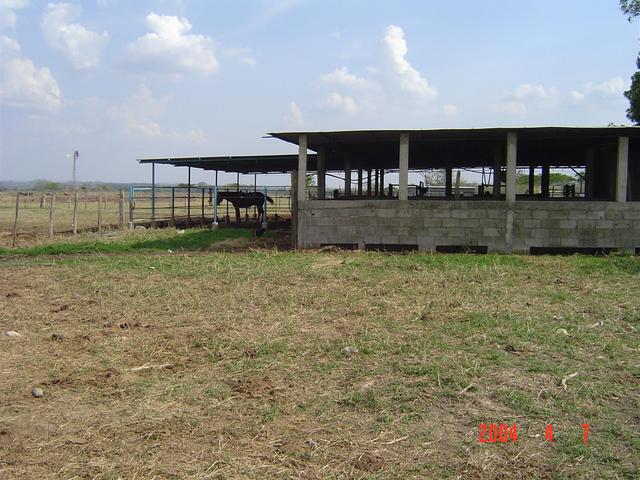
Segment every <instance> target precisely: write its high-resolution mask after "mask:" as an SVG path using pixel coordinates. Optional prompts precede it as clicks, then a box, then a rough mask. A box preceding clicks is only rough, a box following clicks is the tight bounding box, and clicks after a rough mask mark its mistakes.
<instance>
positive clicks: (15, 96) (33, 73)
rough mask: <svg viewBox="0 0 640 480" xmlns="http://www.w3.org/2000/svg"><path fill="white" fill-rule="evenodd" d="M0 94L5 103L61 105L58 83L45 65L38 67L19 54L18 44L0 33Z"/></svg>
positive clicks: (36, 106)
mask: <svg viewBox="0 0 640 480" xmlns="http://www.w3.org/2000/svg"><path fill="white" fill-rule="evenodd" d="M0 98H2V100H3V102H4V103H6V104H7V105H11V106H15V107H30V108H44V109H54V108H57V107H59V106H60V103H61V101H60V99H61V93H60V87H58V83H57V82H56V80H55V79H54V78H53V75H51V72H50V71H49V69H48V68H45V67H42V68H37V67H35V66H34V64H33V62H32V61H31V60H30V59H29V58H26V57H23V56H21V54H20V45H19V44H18V42H17V41H16V40H14V39H12V38H9V37H5V36H0Z"/></svg>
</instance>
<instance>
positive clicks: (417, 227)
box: [298, 200, 640, 252]
mask: <svg viewBox="0 0 640 480" xmlns="http://www.w3.org/2000/svg"><path fill="white" fill-rule="evenodd" d="M338 243H348V244H358V246H359V247H360V248H362V247H364V246H365V245H366V244H385V245H418V247H419V249H420V250H434V249H435V248H436V246H447V245H469V246H471V245H478V246H487V247H488V250H489V251H493V252H528V251H529V248H530V247H571V248H574V247H575V248H616V249H620V250H632V249H635V248H640V202H628V203H615V202H587V201H516V203H515V204H512V205H511V206H510V205H509V204H507V202H504V201H463V200H462V201H444V200H433V201H415V200H414V201H412V200H409V201H404V202H402V201H399V200H343V201H341V200H309V201H306V202H303V203H302V204H301V205H300V207H299V224H298V246H299V247H300V248H313V247H320V246H321V245H322V244H338Z"/></svg>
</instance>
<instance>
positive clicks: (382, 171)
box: [379, 168, 384, 197]
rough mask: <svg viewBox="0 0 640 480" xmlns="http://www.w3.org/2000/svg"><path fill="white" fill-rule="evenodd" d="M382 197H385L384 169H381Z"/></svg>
mask: <svg viewBox="0 0 640 480" xmlns="http://www.w3.org/2000/svg"><path fill="white" fill-rule="evenodd" d="M379 193H380V196H381V197H384V168H381V169H380V192H379Z"/></svg>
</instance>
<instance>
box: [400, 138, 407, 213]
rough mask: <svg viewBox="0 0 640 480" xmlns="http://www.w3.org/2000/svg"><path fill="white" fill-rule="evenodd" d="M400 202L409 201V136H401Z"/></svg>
mask: <svg viewBox="0 0 640 480" xmlns="http://www.w3.org/2000/svg"><path fill="white" fill-rule="evenodd" d="M398 163H399V169H400V171H399V177H400V179H399V183H400V185H399V187H398V200H408V199H409V134H408V133H401V134H400V159H399V162H398Z"/></svg>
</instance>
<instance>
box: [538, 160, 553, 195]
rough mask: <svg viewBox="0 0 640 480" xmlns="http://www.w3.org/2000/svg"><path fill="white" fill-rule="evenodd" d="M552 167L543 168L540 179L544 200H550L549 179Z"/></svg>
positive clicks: (545, 166) (544, 166)
mask: <svg viewBox="0 0 640 480" xmlns="http://www.w3.org/2000/svg"><path fill="white" fill-rule="evenodd" d="M550 173H551V167H549V165H543V166H542V177H541V178H540V190H541V193H542V196H543V197H544V198H549V177H550Z"/></svg>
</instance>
